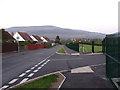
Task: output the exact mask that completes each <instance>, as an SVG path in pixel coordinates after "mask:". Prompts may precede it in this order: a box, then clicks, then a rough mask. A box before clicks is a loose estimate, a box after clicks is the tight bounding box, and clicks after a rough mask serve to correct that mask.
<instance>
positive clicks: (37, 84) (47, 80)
mask: <svg viewBox="0 0 120 90" xmlns="http://www.w3.org/2000/svg"><path fill="white" fill-rule="evenodd" d="M58 77H59V76H58V75H55V74H53V75H49V76H45V77H43V78H40V79H37V80H34V81H32V82H29V83H26V84H24V85H21V86H18V87H16V88H14V89H20V88H21V89H22V88H26V89H27V88H29V89H30V88H31V89H32V88H50V87H51V86H52V83H54V82H56V81H57V78H58Z"/></svg>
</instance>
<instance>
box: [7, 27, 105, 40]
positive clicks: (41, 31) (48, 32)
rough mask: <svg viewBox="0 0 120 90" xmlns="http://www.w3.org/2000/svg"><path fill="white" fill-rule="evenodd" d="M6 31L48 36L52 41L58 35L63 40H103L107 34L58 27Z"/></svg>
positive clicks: (15, 28) (13, 28) (8, 29)
mask: <svg viewBox="0 0 120 90" xmlns="http://www.w3.org/2000/svg"><path fill="white" fill-rule="evenodd" d="M6 30H7V31H8V32H14V33H15V32H17V31H20V32H27V33H28V34H35V35H40V36H47V37H49V38H50V39H54V38H55V37H56V35H59V36H60V38H61V39H77V38H90V39H94V38H101V39H103V38H104V37H105V34H102V33H97V32H88V31H84V30H74V29H67V28H60V27H56V26H27V27H11V28H7V29H6Z"/></svg>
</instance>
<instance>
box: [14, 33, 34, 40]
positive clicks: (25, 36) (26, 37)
mask: <svg viewBox="0 0 120 90" xmlns="http://www.w3.org/2000/svg"><path fill="white" fill-rule="evenodd" d="M13 37H14V38H15V39H16V41H33V40H32V38H31V37H30V36H29V35H28V34H27V33H25V32H16V33H15V34H14V35H13Z"/></svg>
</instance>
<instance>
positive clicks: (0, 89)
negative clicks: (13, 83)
mask: <svg viewBox="0 0 120 90" xmlns="http://www.w3.org/2000/svg"><path fill="white" fill-rule="evenodd" d="M7 87H9V85H5V86H3V87H2V88H0V90H2V89H5V88H7Z"/></svg>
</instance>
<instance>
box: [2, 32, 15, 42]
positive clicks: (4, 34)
mask: <svg viewBox="0 0 120 90" xmlns="http://www.w3.org/2000/svg"><path fill="white" fill-rule="evenodd" d="M2 40H5V41H14V40H15V39H14V38H13V37H12V36H11V35H10V34H9V33H8V32H7V31H3V32H2Z"/></svg>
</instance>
